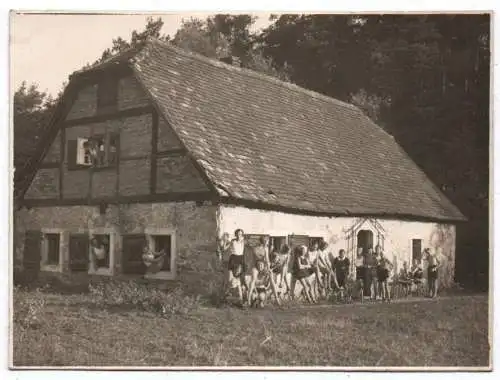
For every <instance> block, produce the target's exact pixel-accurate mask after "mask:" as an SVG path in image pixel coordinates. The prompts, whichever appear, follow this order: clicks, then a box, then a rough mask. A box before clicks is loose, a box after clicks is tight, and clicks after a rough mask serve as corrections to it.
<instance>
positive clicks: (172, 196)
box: [22, 191, 217, 208]
mask: <svg viewBox="0 0 500 380" xmlns="http://www.w3.org/2000/svg"><path fill="white" fill-rule="evenodd" d="M189 201H192V202H205V201H214V202H216V201H217V198H215V197H214V196H213V194H212V193H210V192H208V191H195V192H182V193H180V192H179V193H161V194H145V195H133V196H118V197H99V198H92V199H90V200H89V199H88V198H72V199H59V198H52V199H25V200H24V201H23V202H22V206H24V207H27V208H32V207H53V206H99V205H102V204H114V205H116V204H131V203H164V202H189Z"/></svg>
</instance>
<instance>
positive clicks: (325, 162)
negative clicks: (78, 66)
mask: <svg viewBox="0 0 500 380" xmlns="http://www.w3.org/2000/svg"><path fill="white" fill-rule="evenodd" d="M132 66H133V68H134V71H135V72H136V75H137V77H138V78H139V79H140V81H141V82H142V83H143V85H144V87H145V88H146V89H147V90H148V91H149V92H150V94H151V96H152V98H153V100H154V101H155V102H156V104H157V106H158V107H159V109H160V111H161V112H162V113H163V114H164V116H165V117H166V118H167V120H168V121H169V122H170V123H171V126H172V128H173V129H174V130H175V132H176V133H177V134H178V135H179V137H180V138H181V139H182V141H183V142H184V144H185V145H186V147H187V149H188V150H189V151H190V153H191V155H192V156H193V158H194V159H195V160H196V161H197V162H198V163H199V165H200V166H201V168H202V169H203V170H204V171H205V172H206V174H207V176H208V178H209V179H210V180H211V181H212V183H213V184H214V185H215V187H216V189H217V190H218V192H219V193H220V195H222V196H229V197H230V198H233V199H235V200H246V201H256V202H262V203H266V204H270V205H276V206H283V207H286V208H291V209H296V210H304V211H313V212H322V213H332V214H351V215H356V214H358V215H359V214H371V215H381V216H382V215H387V216H396V215H401V216H414V217H423V218H431V219H436V220H462V219H464V217H463V215H462V214H461V213H460V211H459V210H458V209H457V208H456V207H455V206H454V205H453V204H452V203H451V202H450V201H449V200H448V199H447V198H446V197H445V196H444V195H443V194H442V193H441V192H440V191H439V190H438V189H437V188H436V187H435V186H434V185H433V184H432V182H431V181H430V180H429V179H428V178H427V176H426V175H425V174H424V173H423V172H422V171H421V170H420V169H419V168H418V167H417V165H416V164H415V163H414V162H413V161H412V160H411V159H410V158H409V157H408V155H407V154H406V153H405V152H404V151H403V150H402V149H401V148H400V146H399V145H398V144H397V143H396V141H395V140H394V138H393V137H392V136H390V135H389V134H387V133H386V132H385V131H383V130H382V129H381V128H380V127H378V126H377V125H376V124H374V123H373V122H372V121H371V120H370V119H369V118H368V117H366V116H365V115H364V114H363V113H362V111H361V110H360V109H358V108H357V107H355V106H353V105H350V104H347V103H343V102H340V101H337V100H335V99H332V98H329V97H326V96H323V95H320V94H318V93H315V92H312V91H308V90H306V89H303V88H301V87H298V86H295V85H292V84H289V83H285V82H282V81H279V80H277V79H274V78H271V77H268V76H265V75H262V74H259V73H256V72H252V71H249V70H245V69H240V68H237V67H234V66H230V65H227V64H224V63H221V62H219V61H215V60H210V59H207V58H205V57H202V56H199V55H197V54H193V53H189V52H186V51H184V50H181V49H178V48H176V47H173V46H171V45H170V44H167V43H163V42H160V41H156V40H153V41H150V42H149V43H148V44H146V46H145V47H144V49H142V50H141V52H140V53H139V54H138V55H137V56H136V57H135V59H134V60H133V63H132Z"/></svg>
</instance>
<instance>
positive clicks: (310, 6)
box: [0, 0, 500, 380]
mask: <svg viewBox="0 0 500 380" xmlns="http://www.w3.org/2000/svg"><path fill="white" fill-rule="evenodd" d="M333 3H337V2H333ZM209 4H210V5H209ZM251 4H252V8H251V9H249V8H248V2H245V3H243V2H242V4H241V5H240V4H238V3H235V2H234V1H231V2H229V1H227V0H226V1H221V0H219V1H212V2H210V3H206V2H203V1H202V0H198V1H192V0H185V1H182V2H177V3H172V2H169V3H168V6H169V9H168V11H173V12H176V13H178V12H179V11H182V12H189V11H192V12H197V13H198V12H199V11H194V10H195V9H203V10H204V11H211V12H210V13H220V12H222V11H224V9H235V10H237V12H232V13H245V12H248V11H257V10H259V11H274V12H275V13H283V10H286V12H288V13H290V12H293V11H300V12H305V13H313V12H314V13H316V12H318V13H319V12H323V13H324V12H329V13H333V12H355V11H363V12H365V13H366V11H371V12H370V13H380V12H381V11H383V13H392V12H400V11H414V12H419V13H428V12H429V11H436V12H441V11H443V10H444V9H446V10H447V11H448V12H453V11H455V12H456V11H463V10H465V9H467V10H470V11H488V10H496V8H497V2H495V1H484V0H483V1H463V0H455V1H440V0H433V1H428V0H427V1H419V2H407V3H404V2H402V1H395V0H392V1H387V0H379V1H368V0H364V1H360V0H351V1H349V2H346V4H344V6H342V4H332V2H331V1H326V0H325V1H314V0H312V1H308V2H307V3H303V2H290V1H274V2H272V3H269V2H266V1H261V0H256V1H253V2H252V3H251ZM82 5H83V6H75V4H71V3H68V2H67V1H60V0H53V1H47V0H46V1H43V2H37V1H34V0H30V1H27V0H25V1H12V0H7V1H4V2H3V3H2V5H1V6H0V7H1V9H2V10H3V11H4V15H5V16H6V17H5V20H6V21H7V22H6V23H2V24H1V26H0V29H1V30H2V32H4V35H5V36H8V35H9V30H8V28H9V15H8V13H7V12H8V10H9V9H10V8H13V9H14V8H15V9H44V10H47V9H49V10H50V9H52V10H61V9H63V10H65V11H66V12H74V11H80V12H86V13H88V10H92V12H98V11H102V10H109V9H113V10H114V11H113V12H109V11H108V12H109V13H117V11H118V12H120V13H122V12H127V11H128V12H129V13H130V11H133V12H134V13H135V12H138V11H142V12H144V11H146V12H147V11H149V10H151V9H155V10H158V11H160V10H159V7H160V4H159V2H157V1H148V0H143V1H141V2H140V3H139V2H132V1H116V0H112V1H107V2H101V1H95V0H89V1H86V2H85V3H84V4H82ZM304 6H306V7H307V8H304ZM168 11H167V9H165V8H164V9H163V10H162V11H161V13H165V12H168ZM280 11H281V12H280ZM142 12H140V13H142ZM147 13H150V12H147ZM492 18H493V20H494V21H498V16H497V15H493V16H492ZM492 30H493V35H492V41H493V43H494V46H495V48H494V49H493V53H492V61H493V63H494V64H495V70H496V69H497V67H496V65H497V63H498V48H497V44H498V41H499V39H498V38H497V37H498V36H497V33H498V32H497V30H498V28H493V29H492ZM2 41H3V42H4V43H5V46H4V49H3V50H2V52H4V54H5V58H6V59H5V61H4V62H6V63H7V64H8V62H9V61H8V59H9V58H8V57H9V50H8V49H9V45H8V41H7V39H2ZM5 72H6V76H5V77H4V79H3V80H2V81H1V84H2V85H3V86H5V87H4V88H5V89H6V90H7V91H6V94H7V96H8V97H9V95H10V91H9V87H8V83H9V76H8V75H9V72H8V71H5ZM495 74H496V73H495ZM491 80H492V84H493V81H494V86H493V87H492V95H493V96H492V101H491V102H492V103H491V106H492V107H491V114H492V121H493V109H495V110H496V109H497V107H496V106H497V102H498V75H492V79H491ZM493 103H494V105H495V106H493ZM9 104H10V103H7V102H2V103H1V105H0V107H2V109H1V110H2V111H3V112H2V113H1V114H2V115H9V113H10V112H9ZM494 121H495V122H494V125H496V124H497V123H496V121H497V115H496V113H495V115H494ZM7 122H8V124H7V126H10V127H11V126H12V124H11V121H10V119H9V120H7ZM0 133H1V134H0V141H2V142H4V143H6V142H7V143H8V144H9V145H8V147H9V149H4V152H5V153H4V154H3V155H2V156H1V161H0V162H1V168H2V169H4V170H5V171H7V172H8V173H9V176H8V177H7V178H9V180H11V179H12V178H13V174H12V173H11V172H10V171H9V168H10V167H12V156H11V152H12V141H13V134H12V130H11V129H9V128H1V129H0ZM491 143H492V145H493V146H492V149H491V151H492V159H491V162H492V163H493V162H494V157H493V152H494V151H495V150H496V149H495V148H497V143H498V139H497V135H496V133H493V132H492V140H491ZM490 170H491V173H492V180H491V182H490V188H491V190H492V191H491V192H490V199H491V202H493V198H494V196H495V195H497V194H496V193H497V192H496V191H493V189H494V188H495V189H496V188H497V176H496V175H494V174H496V171H495V170H494V167H492V168H491V169H490ZM10 182H11V181H10ZM1 191H2V195H3V197H2V200H4V202H2V203H1V207H2V211H4V212H5V215H6V216H7V218H5V219H4V222H3V223H2V227H3V232H5V233H3V234H0V239H5V237H6V236H9V241H8V242H7V246H9V255H1V256H0V257H1V259H0V260H3V262H2V264H3V265H2V268H4V269H5V270H7V271H8V270H9V268H12V267H13V262H12V244H11V239H12V229H11V224H10V223H9V221H10V218H11V215H12V208H11V207H12V188H11V183H8V182H7V181H4V182H2V190H1ZM6 201H7V202H6ZM495 206H496V204H494V203H492V211H493V208H494V214H495V215H496V214H497V211H498V210H497V208H496V207H495ZM490 218H491V221H492V222H493V215H491V216H490ZM490 229H491V234H490V236H492V237H493V239H491V243H490V244H491V246H492V247H491V248H492V249H491V252H493V247H496V246H497V243H498V239H499V237H500V231H498V230H497V228H496V225H493V224H492V223H490ZM491 252H490V255H491ZM490 257H492V261H491V265H490V274H491V275H490V282H491V284H492V286H491V287H490V289H492V292H491V295H490V297H491V300H492V301H493V299H495V302H490V309H491V312H490V315H492V316H493V315H494V316H496V315H497V313H496V312H495V313H494V314H492V312H493V308H496V305H497V303H498V302H497V297H498V293H499V289H498V281H496V280H495V279H494V278H493V273H495V274H497V273H499V271H498V269H499V268H498V263H497V261H498V260H493V255H491V256H490ZM11 277H12V276H11V273H9V272H8V273H7V276H3V277H2V278H4V279H5V280H4V281H5V282H7V281H8V279H9V280H10V281H9V283H5V286H3V287H1V293H0V294H1V297H2V300H3V301H4V302H9V303H10V306H11V307H10V308H9V311H11V308H12V304H11V297H10V296H11V289H12V279H11ZM493 286H494V287H493ZM493 289H494V290H493ZM4 310H5V309H4ZM495 310H496V309H495ZM9 315H10V314H7V313H3V314H2V319H1V322H2V323H1V325H2V327H4V329H5V330H4V331H6V332H7V331H8V321H9ZM490 325H491V326H493V320H491V322H490ZM493 333H494V336H495V339H494V341H495V343H496V342H497V341H498V339H497V338H498V328H495V329H493ZM4 336H6V337H8V336H9V335H8V334H4ZM6 343H7V342H6ZM2 347H4V348H7V347H8V346H7V345H2ZM499 351H500V350H498V349H496V346H495V345H493V350H492V353H493V354H494V355H495V358H494V360H493V364H494V365H495V364H497V365H498V363H499V361H498V352H499ZM2 357H3V358H6V359H7V357H8V356H7V355H2ZM7 365H8V362H6V363H5V365H4V366H2V368H6V367H7ZM75 369H76V368H75ZM81 369H84V368H81ZM86 369H95V367H90V368H86ZM108 369H110V368H108ZM117 369H118V368H117ZM141 369H144V368H142V367H141ZM154 369H155V370H158V368H154ZM187 369H188V370H190V371H192V370H193V368H187ZM198 369H202V368H201V367H198ZM249 369H250V368H249ZM266 369H272V368H271V367H267V368H266ZM281 369H282V368H281ZM325 369H326V368H325V367H319V368H317V369H316V370H319V371H325ZM425 369H426V370H428V368H425ZM442 369H443V370H446V368H442ZM127 370H130V369H128V368H127ZM209 370H210V371H216V368H215V367H210V368H209ZM238 370H241V368H238ZM259 370H262V368H259ZM289 370H292V368H290V367H288V368H287V371H289ZM293 370H299V371H300V370H301V369H300V367H299V368H293ZM311 370H314V368H311V367H307V371H311ZM334 370H335V371H336V373H335V374H334V375H333V376H335V377H336V378H365V377H366V378H374V377H375V378H377V376H382V375H384V376H389V377H391V376H397V377H399V373H392V374H386V373H366V372H365V373H340V372H339V371H342V370H343V369H341V368H338V367H335V368H334ZM345 370H352V368H345ZM358 370H362V371H369V370H370V369H369V368H367V367H364V368H362V369H358ZM378 370H380V369H378ZM386 370H388V369H386ZM397 370H401V369H400V368H398V369H397ZM412 370H417V368H412ZM453 370H457V368H453ZM432 371H433V372H434V371H436V369H434V368H433V369H432ZM6 375H7V376H9V375H10V376H12V377H15V378H17V379H25V378H35V377H36V378H40V377H41V378H43V379H51V378H58V377H64V378H70V379H77V378H79V376H81V377H85V378H88V376H89V375H91V376H95V377H103V376H106V377H108V376H111V377H113V376H116V375H123V372H111V373H110V372H105V373H102V372H92V373H88V372H68V371H64V372H52V371H42V372H39V371H27V372H19V371H17V372H15V373H14V372H6ZM137 375H139V374H135V373H130V374H129V375H128V376H130V377H131V378H133V377H135V376H137ZM215 375H218V376H220V377H219V378H220V379H222V378H229V377H231V378H233V377H234V376H235V374H233V373H218V372H210V373H201V372H189V373H180V372H169V373H168V376H169V378H170V379H175V378H180V377H181V376H182V378H183V379H185V378H188V379H193V378H196V377H197V376H200V378H201V377H203V378H205V377H207V376H209V377H210V376H215ZM425 375H427V373H405V374H404V376H405V377H410V378H412V377H417V376H425ZM478 375H479V374H478ZM480 375H481V376H494V373H487V374H480ZM139 376H141V377H142V378H148V379H150V378H153V377H154V378H157V377H158V378H160V377H162V378H163V377H164V376H165V373H162V372H141V373H140V375H139ZM237 376H238V377H241V378H245V379H247V378H262V377H264V378H265V379H267V378H268V377H272V378H273V379H281V378H283V379H284V378H285V377H286V379H287V380H290V379H291V378H293V377H297V376H307V377H308V378H309V377H311V378H316V379H319V378H321V377H326V376H328V378H331V376H332V374H331V373H328V372H319V373H318V372H317V373H314V374H313V373H310V372H309V373H301V374H300V373H293V372H285V373H283V372H280V373H276V372H275V373H272V374H271V373H264V372H259V373H247V372H244V373H238V374H237ZM432 376H437V377H438V378H450V379H451V378H452V377H453V379H455V380H458V379H461V378H464V379H465V378H467V379H468V378H470V376H474V374H472V375H471V374H469V373H439V374H437V373H433V374H432ZM6 378H7V377H6Z"/></svg>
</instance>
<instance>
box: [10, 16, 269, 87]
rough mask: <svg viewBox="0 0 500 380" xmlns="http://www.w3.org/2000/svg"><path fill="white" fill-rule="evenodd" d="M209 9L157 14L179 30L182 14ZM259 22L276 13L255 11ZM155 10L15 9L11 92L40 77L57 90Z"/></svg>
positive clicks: (169, 30) (166, 28)
mask: <svg viewBox="0 0 500 380" xmlns="http://www.w3.org/2000/svg"><path fill="white" fill-rule="evenodd" d="M209 15H210V14H209V13H189V14H188V13H177V14H172V13H171V14H153V15H152V16H153V17H158V16H160V17H161V18H162V20H163V22H164V25H163V29H162V31H161V32H162V33H163V34H169V35H174V34H175V32H176V30H177V29H178V28H179V27H180V25H181V22H182V19H189V18H190V17H197V18H206V17H207V16H209ZM254 15H255V16H257V17H258V18H257V21H256V22H255V24H254V26H253V28H254V29H260V28H262V27H265V26H267V25H269V21H268V20H269V16H270V13H255V14H254ZM148 16H151V14H120V15H109V14H108V15H83V14H79V15H78V14H76V15H75V14H73V15H61V14H59V15H55V14H49V15H44V14H26V13H25V14H14V13H13V14H11V28H10V54H11V56H10V59H11V93H13V91H15V89H17V88H18V87H19V85H20V84H21V83H22V81H26V82H27V83H28V84H29V83H33V82H34V83H38V85H39V87H40V89H41V90H43V91H46V92H48V93H50V94H52V95H56V94H57V93H58V91H59V90H61V89H62V86H63V83H64V82H66V81H67V80H68V76H69V75H70V74H71V73H72V72H73V71H75V70H78V69H81V68H82V66H84V65H85V64H86V63H92V62H94V61H95V60H96V59H97V58H99V57H100V55H101V53H102V52H103V51H104V50H105V49H106V48H108V47H111V44H112V42H111V41H112V39H113V38H116V37H118V36H120V37H123V38H125V39H127V40H128V39H129V38H130V35H131V33H132V31H133V30H139V31H142V30H143V29H144V26H145V25H146V19H147V17H148Z"/></svg>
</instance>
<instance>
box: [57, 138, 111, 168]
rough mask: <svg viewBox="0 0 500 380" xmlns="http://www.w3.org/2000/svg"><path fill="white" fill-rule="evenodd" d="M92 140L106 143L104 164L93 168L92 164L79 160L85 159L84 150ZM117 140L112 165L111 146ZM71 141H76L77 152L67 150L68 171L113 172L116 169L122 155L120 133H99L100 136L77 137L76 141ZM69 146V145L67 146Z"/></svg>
mask: <svg viewBox="0 0 500 380" xmlns="http://www.w3.org/2000/svg"><path fill="white" fill-rule="evenodd" d="M92 139H102V140H103V142H104V164H98V165H95V166H93V165H92V163H89V164H87V163H84V162H81V161H80V160H79V158H80V157H82V158H83V160H84V158H85V156H86V154H85V150H84V146H83V145H84V144H85V142H89V141H91V140H92ZM113 139H114V140H115V149H116V150H115V152H114V154H115V157H114V160H113V161H112V162H111V163H110V157H111V144H110V142H111V141H112V140H113ZM69 141H76V151H75V152H69V151H68V150H66V154H67V165H68V170H90V169H92V170H94V171H99V170H112V169H116V167H117V165H118V161H119V155H120V132H118V131H113V132H111V131H106V132H105V133H98V134H90V135H88V136H85V137H84V136H80V137H77V138H76V139H71V140H68V142H69ZM67 145H69V143H68V144H67ZM70 154H71V155H73V154H74V157H70ZM79 161H80V162H79Z"/></svg>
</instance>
